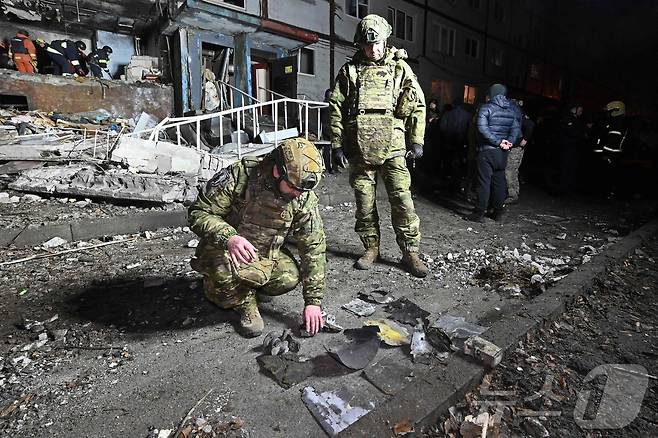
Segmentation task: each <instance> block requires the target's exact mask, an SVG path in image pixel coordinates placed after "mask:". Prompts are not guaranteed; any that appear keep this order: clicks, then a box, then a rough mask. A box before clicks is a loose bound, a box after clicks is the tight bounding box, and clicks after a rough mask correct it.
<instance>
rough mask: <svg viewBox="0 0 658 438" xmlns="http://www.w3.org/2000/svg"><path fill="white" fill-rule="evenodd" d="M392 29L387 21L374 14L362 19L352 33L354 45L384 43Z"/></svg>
mask: <svg viewBox="0 0 658 438" xmlns="http://www.w3.org/2000/svg"><path fill="white" fill-rule="evenodd" d="M392 32H393V29H392V28H391V25H390V24H388V21H386V19H384V18H383V17H380V16H379V15H376V14H370V15H366V16H365V17H363V20H361V22H360V23H359V25H358V26H357V27H356V32H355V33H354V44H372V43H377V42H379V41H386V40H387V39H388V37H389V36H391V33H392Z"/></svg>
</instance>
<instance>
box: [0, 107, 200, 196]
mask: <svg viewBox="0 0 658 438" xmlns="http://www.w3.org/2000/svg"><path fill="white" fill-rule="evenodd" d="M157 123H158V120H157V119H155V118H154V117H153V116H150V115H148V114H146V113H142V114H141V116H140V117H139V118H137V119H136V120H132V119H122V118H117V117H114V116H113V115H112V114H110V113H109V112H108V111H107V110H104V109H99V110H96V111H91V112H86V113H78V114H57V113H44V112H41V111H14V110H0V176H1V177H2V179H3V180H5V181H6V182H7V183H8V188H9V189H11V190H16V191H21V192H31V193H38V194H55V195H70V196H75V197H82V198H104V199H124V200H132V201H149V202H158V203H170V202H190V201H192V200H194V199H195V198H196V195H197V189H196V186H197V183H198V175H199V169H200V167H201V163H202V160H201V159H200V157H199V154H198V153H197V151H195V150H193V149H192V148H189V147H185V146H180V145H175V144H172V143H168V142H166V141H162V142H149V141H148V140H141V139H138V138H135V137H132V136H128V135H127V134H129V133H131V132H133V131H136V130H145V129H149V128H152V127H153V126H155V125H156V124H157ZM10 175H11V176H10Z"/></svg>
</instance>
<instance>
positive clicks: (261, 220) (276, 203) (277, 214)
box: [188, 158, 327, 305]
mask: <svg viewBox="0 0 658 438" xmlns="http://www.w3.org/2000/svg"><path fill="white" fill-rule="evenodd" d="M273 165H274V162H273V161H272V160H271V159H268V158H266V159H265V160H262V161H261V160H259V159H256V158H244V159H243V160H242V161H241V162H238V163H236V164H234V165H232V166H230V167H228V168H226V169H223V170H221V171H220V172H218V173H217V174H216V175H215V176H214V177H213V178H212V179H211V180H210V181H209V182H208V184H207V187H206V189H205V191H203V192H202V193H199V196H198V198H197V200H196V201H195V202H194V203H193V204H192V205H191V206H190V208H189V209H188V222H189V224H190V228H191V229H192V231H194V232H195V233H196V234H197V235H198V236H199V237H200V238H201V241H200V242H199V246H198V247H197V257H203V255H204V253H213V252H216V251H217V250H220V251H222V252H224V253H225V254H226V253H227V252H226V242H227V241H228V239H229V238H230V237H231V236H234V235H236V234H238V230H240V233H239V234H240V235H241V236H242V237H244V238H246V239H247V240H249V241H250V242H251V243H252V244H253V245H254V246H255V247H256V248H257V249H258V251H259V253H260V255H261V256H266V257H268V258H271V259H272V260H276V258H277V257H278V254H279V249H280V248H281V246H282V245H283V244H284V243H285V242H290V243H292V244H294V245H295V246H296V247H297V249H298V251H299V256H300V258H301V266H300V271H301V275H302V284H303V295H304V301H305V303H306V304H307V305H309V304H312V305H320V304H321V302H322V298H323V296H324V290H325V275H326V265H327V261H326V254H325V253H326V238H325V233H324V226H323V224H322V218H321V217H320V212H319V209H318V198H317V196H316V195H315V193H314V192H304V193H303V194H302V195H301V196H299V197H298V198H296V199H293V200H290V201H289V200H285V199H284V198H283V197H281V196H280V194H279V193H278V188H276V181H275V180H274V177H273V176H272V167H273Z"/></svg>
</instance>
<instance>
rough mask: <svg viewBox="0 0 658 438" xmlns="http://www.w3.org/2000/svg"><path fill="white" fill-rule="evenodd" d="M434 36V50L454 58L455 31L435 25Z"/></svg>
mask: <svg viewBox="0 0 658 438" xmlns="http://www.w3.org/2000/svg"><path fill="white" fill-rule="evenodd" d="M433 30H434V34H435V35H436V45H435V47H434V50H435V51H437V52H439V53H443V54H444V55H448V56H455V29H451V28H449V27H445V26H442V25H440V24H435V25H434V27H433Z"/></svg>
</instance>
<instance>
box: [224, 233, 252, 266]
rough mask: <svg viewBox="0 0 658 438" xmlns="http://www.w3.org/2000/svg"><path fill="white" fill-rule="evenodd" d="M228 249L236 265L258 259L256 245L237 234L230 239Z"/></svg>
mask: <svg viewBox="0 0 658 438" xmlns="http://www.w3.org/2000/svg"><path fill="white" fill-rule="evenodd" d="M226 249H228V254H229V256H230V257H231V260H232V261H233V263H235V266H240V264H241V263H244V264H249V263H251V262H254V261H256V260H258V254H257V253H256V248H254V245H252V244H251V242H249V241H248V240H247V239H245V238H244V237H242V236H239V235H237V234H236V235H235V236H231V237H230V238H229V239H228V241H227V242H226Z"/></svg>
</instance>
